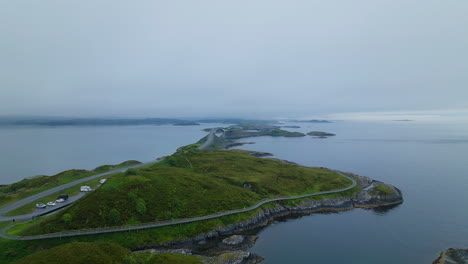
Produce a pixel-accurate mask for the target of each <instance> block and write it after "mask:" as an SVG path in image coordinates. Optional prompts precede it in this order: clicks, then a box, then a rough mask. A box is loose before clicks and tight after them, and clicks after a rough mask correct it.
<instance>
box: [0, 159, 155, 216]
mask: <svg viewBox="0 0 468 264" xmlns="http://www.w3.org/2000/svg"><path fill="white" fill-rule="evenodd" d="M155 162H157V161H150V162H146V163H140V164H137V165H134V166H130V167H126V168H121V169H116V170H112V171H108V172H104V173H99V174H96V175H93V176H89V177H86V178H83V179H79V180H76V181H72V182H69V183H66V184H63V185H60V186H57V187H55V188H52V189H49V190H47V191H43V192H41V193H38V194H35V195H31V196H29V197H27V198H24V199H22V200H19V201H17V202H13V203H10V204H7V205H4V206H2V207H0V222H1V221H10V220H11V219H12V218H15V219H17V220H19V219H21V216H15V217H9V216H2V215H3V214H5V213H7V212H9V211H11V210H14V209H16V208H19V207H21V206H23V205H26V204H29V203H31V202H34V201H36V200H38V199H41V198H43V197H46V196H49V195H51V194H54V193H57V192H60V191H63V190H65V189H67V188H69V187H73V186H75V185H78V184H80V183H83V182H86V181H89V180H93V179H96V178H100V177H102V176H106V175H110V174H114V173H117V172H125V171H127V170H128V169H130V168H137V167H141V166H144V165H148V164H152V163H155ZM41 213H43V212H41ZM37 215H40V213H38V214H37ZM27 216H28V217H32V216H35V215H34V214H28V215H27Z"/></svg>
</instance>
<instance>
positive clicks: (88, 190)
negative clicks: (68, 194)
mask: <svg viewBox="0 0 468 264" xmlns="http://www.w3.org/2000/svg"><path fill="white" fill-rule="evenodd" d="M92 190H93V189H91V187H89V186H87V185H84V186H81V188H80V191H82V192H90V191H92Z"/></svg>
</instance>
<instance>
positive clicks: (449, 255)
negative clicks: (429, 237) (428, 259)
mask: <svg viewBox="0 0 468 264" xmlns="http://www.w3.org/2000/svg"><path fill="white" fill-rule="evenodd" d="M465 263H468V249H457V248H449V249H447V250H445V251H442V252H441V253H440V255H439V257H438V258H437V259H436V260H434V262H432V264H465Z"/></svg>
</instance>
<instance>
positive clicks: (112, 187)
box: [0, 128, 403, 263]
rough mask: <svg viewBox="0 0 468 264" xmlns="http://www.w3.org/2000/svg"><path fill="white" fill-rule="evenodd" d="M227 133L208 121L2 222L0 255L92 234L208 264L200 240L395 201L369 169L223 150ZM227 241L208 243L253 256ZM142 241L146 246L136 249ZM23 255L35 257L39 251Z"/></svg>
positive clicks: (244, 257)
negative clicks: (90, 185)
mask: <svg viewBox="0 0 468 264" xmlns="http://www.w3.org/2000/svg"><path fill="white" fill-rule="evenodd" d="M269 129H270V131H271V130H274V129H276V128H269ZM217 135H219V136H217ZM226 135H229V134H227V133H226V131H225V130H224V129H212V130H211V131H210V134H209V135H208V136H207V137H205V138H204V140H201V141H204V142H199V143H197V144H192V145H188V146H184V147H181V148H179V149H178V150H177V152H175V153H174V154H173V155H171V156H168V157H165V158H164V159H162V160H160V161H158V162H153V163H146V164H138V165H135V166H134V167H133V168H129V169H127V168H124V169H120V171H116V172H115V173H114V174H110V175H107V176H106V177H107V181H106V182H105V183H104V184H102V186H100V187H99V188H97V189H96V190H94V191H93V192H91V193H89V194H87V195H85V196H83V197H82V198H81V199H79V200H77V201H75V202H74V203H73V204H71V205H70V206H68V207H66V208H65V209H63V210H60V211H58V212H57V213H55V214H52V215H50V216H44V217H41V218H39V219H38V220H34V221H27V222H22V223H20V224H17V225H11V224H12V223H3V224H2V225H3V226H4V227H5V228H4V229H2V231H1V232H0V236H1V237H2V238H1V239H0V246H1V247H2V248H4V249H6V250H4V251H2V252H0V259H2V261H3V262H1V261H0V263H9V262H11V261H13V260H16V259H20V258H21V257H23V256H25V255H27V254H28V253H31V252H33V251H35V250H34V248H36V249H37V248H42V249H43V248H51V250H58V251H60V250H61V248H57V249H54V248H52V247H53V246H57V245H63V246H66V245H67V244H66V243H69V242H72V241H74V242H76V241H83V242H86V241H96V240H99V241H107V242H111V243H113V244H117V245H120V247H123V248H126V249H127V250H128V249H130V250H131V251H134V253H130V251H122V250H120V249H119V248H118V247H115V251H116V252H127V253H125V254H123V255H125V256H123V257H124V258H138V257H140V256H141V255H138V254H146V255H145V256H147V258H148V259H149V258H153V257H155V256H156V257H160V256H167V257H168V258H185V257H183V256H181V255H180V254H174V253H181V252H188V251H186V250H185V249H186V248H189V249H190V252H192V253H190V254H192V255H193V256H194V257H195V259H194V258H193V257H188V258H186V259H185V260H184V261H185V262H180V263H215V262H209V261H215V260H213V259H212V258H211V257H213V256H205V255H203V252H206V246H205V245H211V244H212V243H213V242H212V241H216V239H217V238H225V237H228V236H232V235H238V234H242V232H244V231H246V230H250V229H253V228H257V227H259V226H263V225H266V224H268V222H269V221H270V220H272V219H274V218H275V217H280V216H287V215H290V214H308V213H313V212H318V211H337V210H350V209H353V208H374V207H379V206H388V205H395V204H399V203H401V202H402V201H403V199H402V195H401V192H400V191H399V190H398V189H397V188H395V187H394V186H392V185H389V184H384V183H382V182H379V181H375V180H372V179H370V178H367V177H363V176H358V175H354V174H350V173H344V172H339V171H335V170H331V169H327V168H321V167H317V168H310V167H304V166H300V165H297V164H295V163H292V162H286V161H282V160H276V159H268V158H259V157H256V156H255V154H256V153H255V152H250V151H243V150H229V151H228V150H222V147H221V146H219V145H217V142H224V137H226ZM205 149H217V150H205ZM122 231H125V232H122ZM45 238H48V239H47V240H44V239H45ZM231 240H232V241H241V240H242V241H244V240H245V241H249V238H242V239H240V238H236V237H234V238H232V239H231ZM231 240H226V241H228V242H220V243H224V244H223V245H224V246H220V245H218V244H217V245H216V246H215V247H217V248H223V249H224V251H222V252H218V253H217V255H216V256H215V257H214V258H227V257H232V258H233V259H235V260H236V261H238V262H237V263H256V262H258V261H260V260H261V258H260V257H259V256H256V255H254V254H251V253H249V252H247V251H241V252H242V253H238V254H234V255H232V254H231V255H229V254H228V252H229V251H232V249H233V248H235V244H236V243H237V242H236V243H234V242H229V241H231ZM252 241H254V239H253V240H252ZM239 243H240V242H239ZM231 244H232V245H231ZM86 246H87V245H86ZM101 246H102V245H101ZM83 247H85V246H84V245H83ZM203 247H205V249H203V250H202V248H203ZM31 248H32V249H33V250H31ZM145 249H146V250H150V249H151V250H153V251H151V250H150V251H145V253H141V250H145ZM137 252H140V253H137ZM151 252H153V253H151ZM119 254H120V253H119ZM135 254H136V255H135ZM226 254H228V255H226ZM119 256H120V255H119ZM27 259H28V261H32V262H28V263H35V262H34V259H39V257H38V258H33V257H31V258H27ZM25 260H26V259H25ZM190 261H198V262H190ZM233 261H234V260H233ZM18 263H26V262H18ZM122 263H123V262H122ZM141 263H146V262H141ZM148 263H149V262H148ZM156 263H158V262H156Z"/></svg>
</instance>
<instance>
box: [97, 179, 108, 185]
mask: <svg viewBox="0 0 468 264" xmlns="http://www.w3.org/2000/svg"><path fill="white" fill-rule="evenodd" d="M106 181H107V179H100V180H99V183H100V184H103V183H105V182H106Z"/></svg>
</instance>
